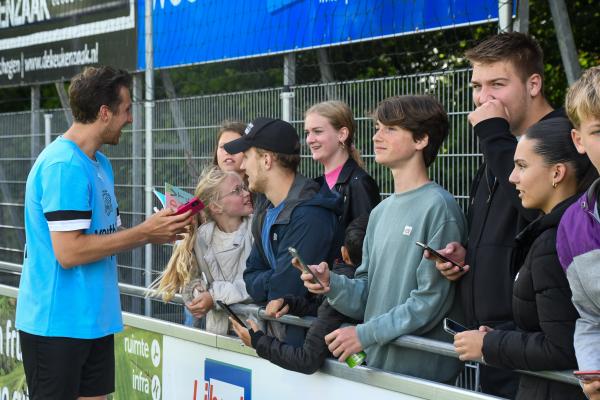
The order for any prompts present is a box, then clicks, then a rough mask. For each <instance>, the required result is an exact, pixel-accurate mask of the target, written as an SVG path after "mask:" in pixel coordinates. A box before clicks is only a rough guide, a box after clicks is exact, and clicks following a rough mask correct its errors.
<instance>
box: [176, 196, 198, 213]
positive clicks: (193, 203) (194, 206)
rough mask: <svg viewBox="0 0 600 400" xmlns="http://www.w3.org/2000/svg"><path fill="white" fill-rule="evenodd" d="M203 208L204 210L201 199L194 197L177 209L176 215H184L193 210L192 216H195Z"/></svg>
mask: <svg viewBox="0 0 600 400" xmlns="http://www.w3.org/2000/svg"><path fill="white" fill-rule="evenodd" d="M203 208H204V203H202V202H201V201H200V199H198V198H197V197H193V198H191V199H190V201H188V202H187V203H185V204H182V205H180V206H179V207H177V211H176V212H175V215H180V214H183V213H185V212H187V211H188V210H192V213H191V214H190V215H194V214H198V213H199V212H200V211H202V209H203Z"/></svg>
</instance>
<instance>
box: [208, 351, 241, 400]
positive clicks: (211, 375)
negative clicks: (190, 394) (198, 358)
mask: <svg viewBox="0 0 600 400" xmlns="http://www.w3.org/2000/svg"><path fill="white" fill-rule="evenodd" d="M204 398H205V399H211V400H212V399H235V400H237V399H239V400H252V371H251V370H249V369H246V368H242V367H238V366H237V365H231V364H226V363H224V362H221V361H216V360H211V359H210V358H207V359H206V360H205V361H204Z"/></svg>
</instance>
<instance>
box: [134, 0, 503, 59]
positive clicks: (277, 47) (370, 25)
mask: <svg viewBox="0 0 600 400" xmlns="http://www.w3.org/2000/svg"><path fill="white" fill-rule="evenodd" d="M144 1H145V0H139V3H138V38H139V39H138V60H139V61H138V65H139V68H140V69H143V68H144V66H145V58H144V46H145V45H144ZM152 1H153V4H154V14H153V17H154V20H153V23H154V54H155V58H154V65H155V67H169V66H176V65H184V64H193V63H202V62H210V61H221V60H229V59H236V58H243V57H251V56H258V55H267V54H275V53H282V52H288V51H293V50H300V49H307V48H313V47H320V46H329V45H336V44H344V43H350V42H355V41H361V40H369V39H374V38H381V37H390V36H394V35H400V34H404V33H410V32H417V31H423V30H434V29H441V28H448V27H456V26H459V25H465V24H474V23H480V22H484V21H490V20H493V19H496V18H497V17H498V0H152Z"/></svg>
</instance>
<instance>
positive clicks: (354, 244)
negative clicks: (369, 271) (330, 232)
mask: <svg viewBox="0 0 600 400" xmlns="http://www.w3.org/2000/svg"><path fill="white" fill-rule="evenodd" d="M368 222H369V214H363V215H361V216H360V217H357V218H355V219H353V220H352V222H350V223H349V224H348V227H347V228H346V232H345V236H344V247H345V248H346V250H348V256H349V257H350V261H352V264H354V266H356V267H358V266H359V265H360V263H361V262H362V248H363V242H364V240H365V234H366V233H367V223H368Z"/></svg>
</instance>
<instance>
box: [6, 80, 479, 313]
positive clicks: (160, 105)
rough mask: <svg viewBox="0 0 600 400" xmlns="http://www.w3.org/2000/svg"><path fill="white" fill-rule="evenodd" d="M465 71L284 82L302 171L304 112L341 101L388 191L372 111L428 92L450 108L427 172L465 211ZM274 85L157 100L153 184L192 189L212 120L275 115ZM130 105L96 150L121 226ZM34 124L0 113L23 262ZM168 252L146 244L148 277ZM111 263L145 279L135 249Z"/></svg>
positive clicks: (306, 161)
mask: <svg viewBox="0 0 600 400" xmlns="http://www.w3.org/2000/svg"><path fill="white" fill-rule="evenodd" d="M469 74H470V71H469V70H467V69H464V70H454V71H445V72H437V73H429V74H414V75H407V76H394V77H387V78H381V79H371V80H356V81H348V82H337V83H331V84H315V85H305V86H295V87H292V88H291V90H292V92H293V94H294V97H293V99H292V110H291V116H292V118H291V119H292V121H291V122H292V124H293V125H294V126H295V127H296V128H297V130H298V133H299V134H300V136H301V140H302V143H303V146H302V162H301V165H300V170H301V172H302V173H303V174H305V175H307V176H310V177H316V176H318V175H320V174H321V173H322V168H321V166H320V164H318V163H316V162H314V161H313V160H312V158H311V156H310V151H309V149H308V146H306V145H305V143H304V139H305V135H304V133H303V118H304V111H305V110H306V109H308V108H309V107H310V106H311V105H312V104H314V103H317V102H320V101H323V100H327V99H340V100H344V101H346V102H347V103H348V104H349V105H350V107H351V109H353V110H354V114H355V117H356V119H357V125H358V132H357V135H356V147H357V148H358V149H359V150H360V151H361V153H362V157H363V160H364V163H365V168H366V169H367V171H368V172H369V173H370V174H371V175H372V176H373V177H374V178H375V179H376V181H377V182H378V183H379V187H380V190H381V192H382V196H383V197H386V196H389V195H390V194H391V193H392V192H393V181H392V178H391V174H390V172H389V171H388V170H387V169H386V168H384V167H382V166H380V165H377V164H376V163H375V162H374V154H373V146H372V141H371V137H372V134H373V132H374V128H373V127H374V124H373V121H372V119H371V113H372V111H373V110H374V109H375V107H376V105H377V103H378V102H379V101H381V100H382V99H384V98H386V97H389V96H394V95H404V94H431V95H434V96H436V97H437V98H438V99H439V100H440V101H441V102H442V103H443V104H444V106H445V108H446V110H447V111H448V115H449V118H450V130H451V132H450V135H449V137H448V139H447V140H446V142H445V143H444V146H443V147H442V149H441V150H440V154H439V156H438V158H437V160H436V162H435V164H434V165H433V166H432V167H431V168H430V177H431V178H432V179H434V180H435V181H436V182H438V183H439V184H440V185H442V186H444V187H445V188H446V189H448V190H449V191H450V192H451V193H452V194H453V195H454V196H455V197H456V199H457V201H458V202H459V204H460V205H461V206H462V207H463V209H464V210H465V211H466V207H467V200H468V194H469V193H468V191H469V186H470V182H471V179H472V176H473V175H474V173H475V171H476V168H477V166H478V165H479V163H480V162H481V159H480V157H481V155H480V154H479V152H478V145H477V142H476V139H475V138H474V136H473V135H472V132H471V130H470V127H469V124H468V122H467V118H466V117H467V114H468V113H469V111H470V110H472V109H473V105H472V100H471V96H470V89H469V78H470V76H469ZM282 91H283V88H272V89H265V90H256V91H244V92H235V93H226V94H218V95H208V96H198V97H191V98H181V99H174V100H160V101H156V102H155V103H154V119H153V121H154V122H153V123H154V129H153V137H152V143H153V159H152V163H153V168H152V171H153V182H154V186H155V187H156V188H157V189H158V190H161V189H162V188H164V183H165V182H168V183H171V184H173V185H176V186H179V187H182V188H184V189H186V190H188V191H190V192H193V190H194V186H195V184H196V181H197V176H198V173H199V171H201V170H202V169H203V168H204V167H205V166H207V165H209V164H210V163H211V162H212V154H213V151H214V148H215V146H216V133H217V130H218V128H219V125H220V124H221V123H222V122H223V121H224V120H230V121H231V120H240V121H250V120H252V119H254V118H256V117H259V116H270V117H279V116H281V115H282V102H281V100H280V94H281V93H282ZM133 111H134V123H133V124H132V126H130V127H128V129H127V130H125V131H124V132H123V135H122V136H121V143H120V144H119V145H118V146H105V147H104V148H103V149H102V151H103V152H105V154H106V155H107V156H108V157H109V158H110V159H111V161H112V164H113V169H114V173H115V191H116V195H117V199H118V201H119V209H120V212H121V218H122V220H123V224H124V225H125V226H132V225H135V224H138V223H140V222H141V221H142V220H143V216H144V212H145V210H144V196H145V191H144V185H145V169H144V165H145V159H144V154H145V153H144V142H145V131H144V126H143V123H144V122H143V121H144V107H143V104H142V103H139V102H138V103H135V104H134V109H133ZM43 114H50V115H52V118H51V138H52V139H54V138H55V137H56V136H57V135H60V134H62V133H63V132H64V131H65V130H66V129H67V128H68V125H69V124H68V120H69V118H68V114H67V112H66V111H65V110H44V111H41V112H40V113H39V115H38V116H37V118H39V121H38V123H37V124H35V125H37V126H42V127H43V126H44V122H45V119H46V117H44V116H43ZM33 125H34V124H32V116H31V113H30V112H22V113H10V114H0V260H1V261H7V262H14V263H21V262H22V259H23V248H24V243H25V232H24V228H23V226H24V225H23V201H24V192H25V182H26V179H27V174H28V172H29V169H30V168H31V165H32V164H33V162H34V161H35V158H36V156H37V155H38V154H39V152H40V151H41V149H42V148H43V146H44V143H45V137H44V133H43V132H41V133H40V132H35V133H34V134H31V126H33ZM171 252H172V247H171V246H170V245H163V246H153V252H152V269H153V271H152V274H153V278H155V277H156V276H158V273H160V272H161V271H162V270H163V268H164V266H165V265H166V264H167V261H168V259H169V257H170V255H171ZM118 265H119V278H120V280H121V282H124V283H130V284H134V285H139V286H143V283H144V282H145V276H144V275H145V271H144V251H143V249H135V250H132V251H130V252H125V253H122V254H119V255H118ZM3 279H4V278H3ZM122 300H123V310H124V311H130V312H134V313H140V314H143V313H146V311H147V310H145V304H144V301H143V299H140V298H136V297H133V296H123V299H122ZM148 311H149V310H148ZM150 314H151V315H152V316H154V317H158V318H163V319H166V320H169V321H172V322H181V321H182V318H183V314H182V309H181V306H180V305H175V304H164V303H162V302H160V301H154V300H153V301H152V310H151V313H150Z"/></svg>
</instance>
